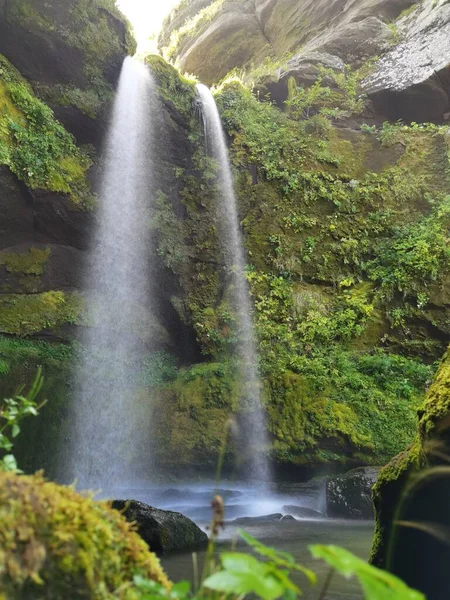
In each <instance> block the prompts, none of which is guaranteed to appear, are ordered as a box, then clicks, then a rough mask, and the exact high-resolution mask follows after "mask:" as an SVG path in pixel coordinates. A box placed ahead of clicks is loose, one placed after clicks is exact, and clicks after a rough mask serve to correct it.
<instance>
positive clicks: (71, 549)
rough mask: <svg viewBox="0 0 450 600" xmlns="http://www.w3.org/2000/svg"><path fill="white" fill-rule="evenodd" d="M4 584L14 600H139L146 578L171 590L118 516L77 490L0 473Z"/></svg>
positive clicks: (152, 558) (37, 478) (156, 564)
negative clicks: (138, 578) (139, 583)
mask: <svg viewBox="0 0 450 600" xmlns="http://www.w3.org/2000/svg"><path fill="white" fill-rule="evenodd" d="M0 480H1V485H0V522H1V523H3V524H7V528H5V527H3V528H2V527H0V542H1V543H0V545H1V555H2V564H3V565H5V568H4V569H2V573H1V575H0V584H1V588H2V590H4V591H5V593H6V595H7V597H8V598H22V597H39V598H42V599H47V598H48V599H50V598H55V597H58V598H63V597H69V596H70V598H79V599H81V598H86V597H89V598H93V599H94V598H98V599H100V598H101V599H107V598H113V597H116V593H115V592H116V591H117V590H118V589H119V588H122V589H123V592H122V597H123V598H124V599H125V598H127V599H134V598H139V597H140V596H139V593H138V592H137V590H136V589H135V588H134V586H133V584H132V579H133V576H134V575H142V576H145V577H148V578H150V579H153V580H155V581H158V582H160V583H162V584H163V585H164V586H165V587H167V588H169V587H170V584H169V582H168V580H167V577H166V575H165V573H164V572H163V570H162V568H161V566H160V564H159V561H158V559H157V558H156V557H155V556H154V555H153V554H152V553H151V552H149V551H148V548H147V546H146V544H145V542H144V541H143V540H142V539H141V538H140V537H139V536H138V534H137V533H135V532H134V531H133V530H132V527H131V526H130V525H129V524H128V523H127V522H126V521H125V519H124V518H123V517H122V516H121V515H120V513H119V512H118V511H115V510H113V509H111V508H110V507H109V505H108V504H107V503H104V502H95V501H94V500H92V499H91V498H88V497H84V496H81V495H79V494H77V493H76V492H74V490H73V489H72V488H68V487H62V486H58V485H56V484H54V483H50V482H47V481H45V480H44V479H43V477H42V476H41V475H34V476H31V477H27V476H19V475H15V474H7V473H3V474H0Z"/></svg>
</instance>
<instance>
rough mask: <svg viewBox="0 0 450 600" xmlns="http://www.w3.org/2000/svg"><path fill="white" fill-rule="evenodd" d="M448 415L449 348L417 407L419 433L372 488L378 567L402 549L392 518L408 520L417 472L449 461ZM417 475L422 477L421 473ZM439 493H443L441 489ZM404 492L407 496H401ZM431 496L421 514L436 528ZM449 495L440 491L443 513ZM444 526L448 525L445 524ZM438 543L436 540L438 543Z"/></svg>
mask: <svg viewBox="0 0 450 600" xmlns="http://www.w3.org/2000/svg"><path fill="white" fill-rule="evenodd" d="M449 415H450V349H449V350H448V351H447V353H446V355H445V356H444V359H443V361H442V363H441V365H440V367H439V370H438V372H437V375H436V377H435V379H434V381H433V383H432V385H431V387H430V388H429V390H428V393H427V396H426V399H425V402H424V404H423V406H422V407H421V408H420V410H419V413H418V417H419V422H418V433H417V435H416V437H415V439H414V441H413V443H412V444H411V446H410V447H409V448H408V449H407V450H405V451H404V452H402V453H401V454H399V455H398V456H396V457H395V458H394V459H393V460H392V461H391V462H390V463H389V464H388V465H387V466H386V467H384V469H382V471H381V473H380V476H379V478H378V481H377V483H376V484H375V486H374V488H373V501H374V504H375V509H376V532H375V538H374V543H373V549H372V562H373V563H374V564H376V565H377V566H380V567H386V566H387V567H390V568H391V567H392V565H393V560H394V559H395V555H396V554H398V553H399V552H400V553H401V551H402V550H401V547H400V545H399V542H398V540H397V534H398V526H397V525H396V523H395V521H396V520H397V519H398V518H400V519H405V518H406V519H408V514H407V510H408V503H409V502H411V503H414V501H415V498H414V497H415V492H413V491H411V485H414V483H415V482H416V481H417V477H418V474H419V473H420V471H421V470H423V469H426V468H428V467H431V466H436V465H441V464H443V465H447V464H448V462H447V460H448V458H447V457H448V453H449V451H450V445H449V440H450V436H449ZM425 475H426V471H425ZM444 475H445V477H444V478H443V480H444V482H445V481H446V480H447V481H448V473H444ZM420 476H421V477H423V473H421V474H420ZM447 487H448V484H447ZM430 489H431V488H430ZM440 492H441V493H442V490H440ZM405 494H406V497H405V498H404V495H405ZM434 495H435V493H433V491H432V492H431V495H430V494H428V496H427V498H426V503H427V505H428V512H429V514H428V515H426V516H424V515H422V519H423V521H424V522H427V526H429V525H430V523H431V522H433V520H437V521H438V524H437V527H439V518H440V516H439V512H438V511H437V509H436V510H434V509H433V507H434V504H433V496H434ZM438 495H439V494H438ZM448 497H449V496H448V492H447V495H445V494H442V499H444V500H445V501H446V502H447V504H445V512H446V514H448ZM409 498H410V499H409ZM402 500H404V505H403V507H400V503H401V502H402ZM399 508H400V511H399ZM434 508H435V507H434ZM430 511H431V513H430ZM433 513H434V514H433ZM446 525H448V524H447V523H446ZM441 526H442V523H441ZM400 529H401V527H400ZM432 535H433V532H432V530H431V535H430V534H429V533H427V534H424V538H423V539H422V540H421V541H420V544H423V543H425V542H426V541H427V537H428V536H429V539H432ZM440 543H441V542H439V541H438V544H440ZM400 544H401V540H400ZM433 556H434V555H433ZM410 570H411V569H410ZM430 579H432V578H430Z"/></svg>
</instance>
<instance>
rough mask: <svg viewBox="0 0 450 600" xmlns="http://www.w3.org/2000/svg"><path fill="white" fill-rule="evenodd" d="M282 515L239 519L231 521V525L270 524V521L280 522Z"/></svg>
mask: <svg viewBox="0 0 450 600" xmlns="http://www.w3.org/2000/svg"><path fill="white" fill-rule="evenodd" d="M282 518H283V515H282V513H272V514H270V515H260V516H258V517H240V518H239V519H234V521H231V524H232V525H259V524H261V523H271V522H272V521H281V520H282Z"/></svg>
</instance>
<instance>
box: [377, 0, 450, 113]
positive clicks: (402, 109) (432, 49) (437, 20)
mask: <svg viewBox="0 0 450 600" xmlns="http://www.w3.org/2000/svg"><path fill="white" fill-rule="evenodd" d="M397 28H398V36H399V39H400V43H399V44H398V45H396V46H395V47H394V48H393V49H392V50H390V51H389V52H387V53H386V54H385V55H384V56H382V57H381V59H380V61H379V63H378V65H377V67H376V70H375V72H374V74H373V75H372V76H371V77H369V78H368V79H367V81H366V90H367V93H368V94H369V96H370V98H371V99H372V101H373V103H374V105H375V107H376V109H377V110H378V111H379V112H381V113H383V114H385V115H386V116H387V117H388V118H389V119H392V120H396V119H400V118H402V119H404V120H406V121H417V122H424V121H431V122H442V121H443V120H445V119H446V118H448V116H449V115H448V114H447V113H449V111H450V59H449V56H450V5H449V4H448V3H441V2H439V3H436V2H433V1H432V0H428V1H426V2H423V3H421V4H420V5H419V6H418V7H417V9H416V10H415V11H414V12H412V13H411V14H410V15H408V16H406V17H404V18H403V19H400V21H399V22H398V24H397Z"/></svg>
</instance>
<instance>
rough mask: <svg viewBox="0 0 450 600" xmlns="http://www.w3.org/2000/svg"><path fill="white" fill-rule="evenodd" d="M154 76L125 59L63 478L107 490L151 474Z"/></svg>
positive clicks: (91, 261)
mask: <svg viewBox="0 0 450 600" xmlns="http://www.w3.org/2000/svg"><path fill="white" fill-rule="evenodd" d="M153 89H154V86H153V81H152V77H151V75H150V72H149V70H148V69H147V68H146V67H145V66H144V65H143V64H142V63H140V62H138V61H136V60H135V59H132V58H127V59H125V61H124V64H123V68H122V73H121V76H120V80H119V85H118V90H117V95H116V99H115V103H114V108H113V114H112V119H111V123H110V127H109V133H108V138H107V142H106V148H105V156H104V172H103V176H102V183H101V190H100V197H99V206H98V211H97V223H96V228H95V231H94V234H93V236H94V237H93V239H94V241H93V244H92V247H91V249H90V251H89V264H88V265H87V269H86V280H85V282H84V289H85V293H86V309H87V315H88V316H87V321H88V322H87V325H88V326H87V327H85V329H84V332H83V333H82V335H81V339H80V342H81V344H80V348H81V349H80V357H79V359H80V360H79V365H78V367H77V368H76V373H75V380H74V384H73V387H74V401H73V408H72V415H71V421H72V422H71V427H72V433H71V436H70V441H69V443H68V448H67V452H66V460H65V463H66V464H65V465H64V476H65V479H67V478H68V479H69V480H72V481H73V480H74V479H76V480H77V481H78V487H80V488H87V487H95V489H105V488H110V487H111V486H115V485H117V484H118V483H125V482H127V483H131V482H133V481H135V480H136V479H137V478H138V476H139V478H141V477H142V474H143V473H148V472H149V470H151V464H148V462H147V459H148V457H147V456H146V455H145V454H146V446H147V445H148V444H147V443H146V442H147V440H148V430H149V420H150V415H149V414H148V411H149V410H150V409H149V407H148V401H146V399H141V400H140V399H139V395H138V393H137V383H138V381H137V379H138V372H139V361H140V358H141V357H142V354H143V353H144V352H145V351H146V349H147V348H148V347H149V345H151V329H152V323H151V316H150V315H151V310H150V305H151V303H150V291H151V290H150V286H149V281H148V256H149V239H148V238H149V236H148V227H147V219H146V215H147V214H149V210H150V204H151V201H150V196H151V192H150V188H151V156H150V155H149V154H150V151H151V136H152V131H151V121H150V120H151V114H152V104H153V103H154V102H155V100H154V98H155V96H156V94H154V92H153Z"/></svg>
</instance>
